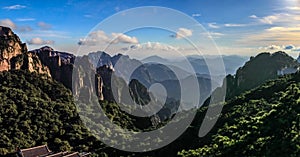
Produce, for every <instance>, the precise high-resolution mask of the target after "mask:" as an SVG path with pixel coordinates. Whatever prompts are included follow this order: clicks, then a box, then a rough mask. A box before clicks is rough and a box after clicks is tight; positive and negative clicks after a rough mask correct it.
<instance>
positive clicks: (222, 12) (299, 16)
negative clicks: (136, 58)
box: [0, 0, 300, 56]
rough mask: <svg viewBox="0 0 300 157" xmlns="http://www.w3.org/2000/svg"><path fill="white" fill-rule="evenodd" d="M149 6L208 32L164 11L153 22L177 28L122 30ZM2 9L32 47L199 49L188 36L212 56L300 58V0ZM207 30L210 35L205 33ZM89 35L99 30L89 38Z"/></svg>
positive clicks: (96, 2)
mask: <svg viewBox="0 0 300 157" xmlns="http://www.w3.org/2000/svg"><path fill="white" fill-rule="evenodd" d="M143 6H160V7H167V8H171V9H174V10H178V11H180V12H182V13H184V14H186V15H188V16H190V18H193V20H195V21H196V22H198V23H199V24H201V25H202V26H203V30H199V29H200V27H197V28H195V27H194V26H193V25H194V24H192V23H188V21H185V17H183V16H182V17H181V18H176V17H173V16H171V15H167V14H168V13H166V12H161V13H159V14H158V16H161V18H160V17H158V18H155V19H152V20H153V21H154V20H158V21H159V20H164V21H162V23H163V22H165V20H166V19H164V18H163V17H164V16H167V17H168V18H169V19H168V22H169V24H170V27H172V30H173V32H172V31H171V32H170V30H164V29H157V28H144V29H138V30H130V31H127V32H117V31H118V30H121V29H119V28H120V27H122V26H123V25H127V24H129V23H128V20H125V19H126V18H124V19H123V18H122V16H124V15H125V13H126V10H127V9H131V8H135V7H143ZM0 7H1V8H0V25H4V26H10V27H11V28H12V29H13V30H14V31H15V32H16V33H17V34H18V35H19V36H20V38H21V40H22V41H23V42H26V43H27V45H28V47H29V49H34V48H39V47H41V46H43V45H50V46H52V47H54V48H55V49H57V50H60V51H69V52H72V53H75V54H76V53H78V52H77V51H78V48H79V47H81V49H82V50H85V52H79V53H87V52H88V51H96V50H101V49H103V47H101V46H100V47H95V46H94V45H93V44H95V42H96V43H97V42H100V43H99V45H101V42H102V41H101V40H106V41H107V40H112V39H113V38H115V39H117V41H116V42H115V44H114V45H113V46H115V47H116V48H115V50H111V51H112V52H109V53H118V52H119V51H120V50H121V49H122V50H124V48H126V47H127V48H128V47H138V48H139V51H144V49H147V48H148V49H149V47H151V48H152V49H151V51H154V50H155V52H156V53H157V54H158V55H159V54H163V53H165V51H169V50H172V48H174V49H176V50H178V51H179V50H180V51H182V53H183V54H186V55H189V54H193V53H195V52H194V50H191V49H189V48H188V46H185V44H186V43H187V42H186V41H184V39H185V38H187V39H189V40H191V41H192V42H194V41H195V42H194V43H196V46H198V47H200V49H201V48H203V51H204V52H205V53H207V54H217V52H216V51H217V50H219V51H220V53H221V54H227V55H229V54H238V55H255V54H257V53H259V52H262V51H270V52H274V51H278V50H284V51H287V52H288V53H290V54H291V55H293V56H297V55H298V53H299V50H300V27H299V26H300V2H299V0H252V1H245V0H172V1H168V0H165V1H163V0H160V1H158V0H154V1H148V0H147V1H146V0H127V1H124V0H120V1H100V0H88V1H81V0H68V1H63V0H51V1H50V0H45V1H30V0H27V1H25V0H24V1H19V0H15V1H1V2H0ZM174 10H173V11H174ZM124 11H125V12H124ZM122 12H123V13H122ZM114 14H119V16H120V18H116V19H118V21H116V22H114V23H113V24H111V25H109V26H110V27H107V28H102V27H101V26H99V23H101V22H103V20H105V19H107V18H110V17H111V16H112V15H114ZM136 14H138V15H141V18H138V20H139V21H149V20H150V21H151V19H147V16H146V15H145V16H142V15H143V14H146V13H145V12H142V11H139V12H138V13H136ZM178 17H179V16H178ZM135 18H136V16H135ZM148 18H149V17H148ZM97 25H98V26H97ZM100 25H101V24H100ZM196 29H198V30H196ZM203 32H207V33H208V34H206V35H203ZM89 33H92V34H93V33H94V34H93V36H89V35H88V34H89ZM197 33H198V34H197ZM201 33H202V34H201ZM199 34H201V35H199ZM178 35H181V37H180V36H178ZM85 37H87V38H85ZM89 38H90V39H89ZM91 38H92V39H91ZM199 38H203V40H200V39H199ZM206 38H207V40H206ZM210 39H212V41H210V43H212V42H215V43H216V48H209V47H208V46H207V47H205V45H209V44H208V43H206V42H205V41H209V40H210ZM196 40H197V41H196ZM198 40H199V42H198ZM91 41H92V42H93V43H91ZM79 43H80V44H79ZM103 43H104V44H105V42H103ZM103 43H102V44H103ZM97 45H98V43H97ZM203 45H204V46H203ZM212 45H213V44H210V47H212ZM156 49H157V50H156Z"/></svg>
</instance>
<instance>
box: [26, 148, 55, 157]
mask: <svg viewBox="0 0 300 157" xmlns="http://www.w3.org/2000/svg"><path fill="white" fill-rule="evenodd" d="M50 152H51V151H50V150H49V148H48V147H47V146H46V145H42V146H37V147H32V148H27V149H21V153H22V155H23V156H24V157H37V156H44V155H47V154H49V153H50Z"/></svg>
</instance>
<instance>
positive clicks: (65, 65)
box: [29, 46, 75, 89]
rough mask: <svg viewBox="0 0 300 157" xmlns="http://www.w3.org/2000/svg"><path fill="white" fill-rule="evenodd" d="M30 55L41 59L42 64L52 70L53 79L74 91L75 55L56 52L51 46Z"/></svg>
mask: <svg viewBox="0 0 300 157" xmlns="http://www.w3.org/2000/svg"><path fill="white" fill-rule="evenodd" d="M29 53H31V54H33V55H36V56H38V57H39V59H40V60H41V63H42V64H43V65H44V66H47V67H48V68H49V69H50V73H51V76H52V78H53V79H55V80H57V81H59V82H61V83H62V84H64V85H65V86H66V87H67V88H69V89H72V71H73V64H74V60H75V56H74V55H73V54H70V53H66V52H59V51H54V50H53V49H52V48H51V47H49V46H45V47H42V48H40V49H36V50H32V51H29Z"/></svg>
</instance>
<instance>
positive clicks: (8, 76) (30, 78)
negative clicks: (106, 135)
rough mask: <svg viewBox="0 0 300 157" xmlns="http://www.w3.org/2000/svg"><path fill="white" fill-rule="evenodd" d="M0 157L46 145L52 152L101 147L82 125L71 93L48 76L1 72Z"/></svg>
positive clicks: (20, 72) (87, 149)
mask: <svg viewBox="0 0 300 157" xmlns="http://www.w3.org/2000/svg"><path fill="white" fill-rule="evenodd" d="M0 84H1V86H0V141H1V142H0V154H2V155H3V154H7V153H11V152H14V151H15V148H16V146H19V147H21V148H28V147H32V146H36V145H41V144H48V146H49V147H50V149H52V150H53V151H64V150H78V151H91V150H96V149H99V148H102V147H104V146H103V144H102V143H101V142H99V141H97V140H96V139H95V137H93V136H92V135H91V134H90V133H89V132H88V130H87V129H86V128H85V127H84V126H83V125H82V122H81V121H80V118H79V115H78V113H77V110H76V107H75V105H74V102H73V96H72V94H71V92H70V91H69V90H68V89H66V88H65V87H64V86H63V85H62V84H60V83H58V82H56V81H53V80H52V79H51V78H47V76H41V75H38V74H35V73H29V72H26V71H9V72H1V73H0Z"/></svg>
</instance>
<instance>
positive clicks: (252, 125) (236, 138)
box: [178, 73, 300, 157]
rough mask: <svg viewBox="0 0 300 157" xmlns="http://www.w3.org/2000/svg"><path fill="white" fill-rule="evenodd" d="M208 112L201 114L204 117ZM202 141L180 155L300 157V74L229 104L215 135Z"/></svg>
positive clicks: (271, 84) (278, 80)
mask: <svg viewBox="0 0 300 157" xmlns="http://www.w3.org/2000/svg"><path fill="white" fill-rule="evenodd" d="M205 111H206V110H205V109H201V110H199V112H200V114H201V113H202V114H204V113H205ZM196 127H197V126H196ZM198 127H199V126H198ZM198 141H199V143H198V145H200V148H198V149H192V150H183V151H181V152H179V153H178V154H179V155H180V156H295V157H296V156H300V73H297V74H294V75H288V76H285V77H282V78H279V79H276V80H273V81H269V82H267V83H265V84H263V85H262V86H260V87H258V88H256V89H253V90H250V91H247V92H244V93H243V94H241V95H240V96H238V97H236V98H235V99H232V100H230V101H228V102H227V103H226V104H225V105H224V108H223V111H222V114H221V117H220V118H219V120H218V122H217V124H216V126H215V127H214V129H213V130H212V132H210V133H209V134H208V135H207V136H205V137H204V138H201V139H199V140H198ZM201 143H202V144H201Z"/></svg>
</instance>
